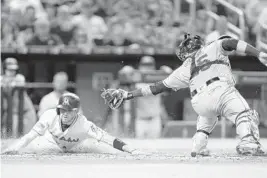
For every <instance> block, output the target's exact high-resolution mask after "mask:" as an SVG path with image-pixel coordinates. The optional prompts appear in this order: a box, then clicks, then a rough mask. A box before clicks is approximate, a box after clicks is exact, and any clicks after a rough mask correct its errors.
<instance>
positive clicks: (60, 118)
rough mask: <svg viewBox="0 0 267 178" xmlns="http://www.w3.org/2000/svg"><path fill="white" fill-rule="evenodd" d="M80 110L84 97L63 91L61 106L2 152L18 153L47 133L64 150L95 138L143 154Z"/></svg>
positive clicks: (122, 149) (125, 150)
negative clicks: (103, 128) (88, 118)
mask: <svg viewBox="0 0 267 178" xmlns="http://www.w3.org/2000/svg"><path fill="white" fill-rule="evenodd" d="M79 110H80V98H79V97H78V96H77V95H75V94H73V93H66V94H63V95H62V96H61V97H60V99H59V104H58V105H57V108H55V109H49V110H47V111H45V112H44V113H43V114H42V115H41V117H40V119H39V121H38V122H37V123H36V124H35V126H34V127H33V128H32V130H31V131H30V132H29V133H28V134H26V135H25V136H23V137H22V138H21V139H20V140H19V141H18V142H17V143H15V144H13V145H11V146H10V147H9V148H7V149H6V150H4V151H3V153H2V154H8V153H10V154H11V153H12V154H15V153H18V152H19V151H20V150H21V149H22V148H24V147H26V146H27V145H28V144H29V143H31V142H32V141H33V140H34V139H35V138H37V137H38V136H43V135H44V136H46V137H47V138H50V137H51V136H52V139H53V141H54V142H55V143H56V144H57V146H58V147H59V148H60V149H61V150H62V151H63V152H68V151H70V150H71V149H72V148H73V147H74V146H76V145H78V144H79V143H81V142H82V141H84V140H85V139H87V138H89V137H91V138H95V139H97V140H98V141H102V142H104V143H107V144H109V145H111V146H113V147H114V148H116V149H118V150H121V151H124V152H128V153H131V154H141V153H142V152H141V151H138V150H137V149H134V148H131V147H130V146H129V145H127V144H126V143H124V142H123V141H121V140H120V139H118V138H116V137H113V136H111V135H109V134H108V133H106V132H105V131H103V130H102V129H100V128H99V127H97V126H96V125H95V124H93V123H92V122H90V121H88V120H87V118H86V117H85V116H84V115H82V114H80V112H79Z"/></svg>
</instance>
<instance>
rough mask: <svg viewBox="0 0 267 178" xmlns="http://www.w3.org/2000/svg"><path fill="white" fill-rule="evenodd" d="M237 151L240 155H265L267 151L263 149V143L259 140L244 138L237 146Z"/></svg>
mask: <svg viewBox="0 0 267 178" xmlns="http://www.w3.org/2000/svg"><path fill="white" fill-rule="evenodd" d="M236 152H237V153H238V154H239V155H252V156H261V155H265V152H264V151H263V149H262V146H261V144H260V143H259V142H258V141H251V140H250V141H249V140H242V141H241V142H240V143H239V144H238V145H237V146H236Z"/></svg>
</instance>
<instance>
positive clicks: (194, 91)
mask: <svg viewBox="0 0 267 178" xmlns="http://www.w3.org/2000/svg"><path fill="white" fill-rule="evenodd" d="M218 80H220V78H219V77H214V78H212V79H210V80H208V81H206V86H209V85H210V84H212V83H213V82H215V81H218ZM197 93H198V91H197V89H195V90H193V91H192V92H191V97H192V98H193V97H194V96H195V95H196V94H197Z"/></svg>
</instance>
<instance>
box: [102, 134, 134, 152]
mask: <svg viewBox="0 0 267 178" xmlns="http://www.w3.org/2000/svg"><path fill="white" fill-rule="evenodd" d="M101 141H102V142H104V143H107V144H108V145H110V146H112V147H113V148H115V149H117V150H120V151H123V152H128V153H132V152H133V151H134V150H135V149H134V148H132V147H130V146H129V145H128V144H126V143H125V142H123V141H122V140H120V139H118V138H116V137H113V136H111V135H109V134H105V135H104V136H103V138H102V139H101Z"/></svg>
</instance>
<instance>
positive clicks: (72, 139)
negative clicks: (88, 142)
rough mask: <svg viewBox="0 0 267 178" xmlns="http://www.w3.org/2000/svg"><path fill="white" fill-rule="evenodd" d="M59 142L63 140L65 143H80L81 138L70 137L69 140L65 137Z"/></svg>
mask: <svg viewBox="0 0 267 178" xmlns="http://www.w3.org/2000/svg"><path fill="white" fill-rule="evenodd" d="M59 140H63V141H65V142H69V143H72V142H78V141H79V138H76V139H74V138H71V137H69V138H68V139H66V138H65V137H61V138H60V139H59Z"/></svg>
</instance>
